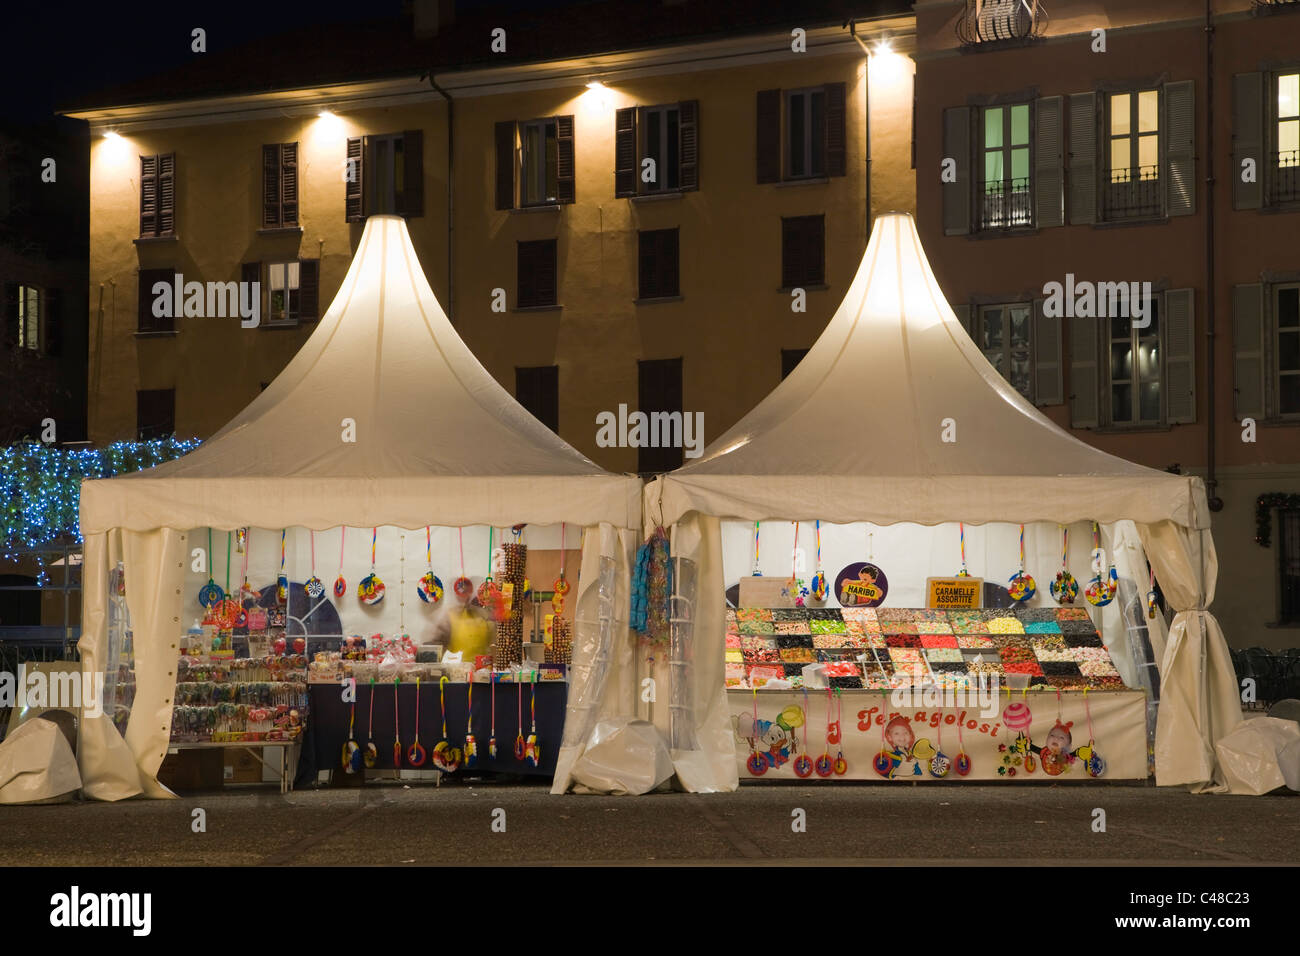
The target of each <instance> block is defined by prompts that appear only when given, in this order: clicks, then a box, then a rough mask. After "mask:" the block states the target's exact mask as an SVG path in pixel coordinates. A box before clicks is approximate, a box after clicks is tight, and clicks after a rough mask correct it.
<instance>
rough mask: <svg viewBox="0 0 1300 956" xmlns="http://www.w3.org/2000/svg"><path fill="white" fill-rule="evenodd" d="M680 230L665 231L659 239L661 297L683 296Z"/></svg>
mask: <svg viewBox="0 0 1300 956" xmlns="http://www.w3.org/2000/svg"><path fill="white" fill-rule="evenodd" d="M680 234H681V233H680V230H678V229H665V230H664V231H663V232H662V233H661V234H660V237H659V289H660V292H659V294H660V295H681V294H682V286H681V256H680V253H679V249H678V237H679V235H680Z"/></svg>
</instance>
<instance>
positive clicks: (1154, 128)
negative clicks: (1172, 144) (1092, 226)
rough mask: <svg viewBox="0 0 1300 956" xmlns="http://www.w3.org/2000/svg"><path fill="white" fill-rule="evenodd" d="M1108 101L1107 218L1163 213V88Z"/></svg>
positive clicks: (1126, 217)
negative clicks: (1161, 186) (1161, 170)
mask: <svg viewBox="0 0 1300 956" xmlns="http://www.w3.org/2000/svg"><path fill="white" fill-rule="evenodd" d="M1106 103H1107V119H1106V130H1107V134H1106V143H1107V152H1106V156H1107V159H1108V166H1107V173H1108V175H1107V188H1106V192H1105V194H1104V197H1105V203H1106V215H1107V218H1109V219H1144V218H1149V217H1152V216H1159V215H1160V213H1161V205H1162V204H1161V201H1160V91H1159V90H1139V91H1135V92H1131V93H1111V94H1110V95H1109V96H1108V97H1107V101H1106Z"/></svg>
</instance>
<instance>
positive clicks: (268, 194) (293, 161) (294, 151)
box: [262, 143, 298, 229]
mask: <svg viewBox="0 0 1300 956" xmlns="http://www.w3.org/2000/svg"><path fill="white" fill-rule="evenodd" d="M296 225H298V144H297V143H267V144H265V145H264V146H263V147H262V228H263V229H284V228H286V227H291V226H296Z"/></svg>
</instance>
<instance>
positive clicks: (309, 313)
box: [298, 259, 320, 322]
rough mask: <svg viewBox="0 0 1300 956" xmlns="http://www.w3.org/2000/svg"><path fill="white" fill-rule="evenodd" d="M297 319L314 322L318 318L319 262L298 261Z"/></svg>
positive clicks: (310, 260)
mask: <svg viewBox="0 0 1300 956" xmlns="http://www.w3.org/2000/svg"><path fill="white" fill-rule="evenodd" d="M298 318H299V319H301V320H302V321H303V322H315V321H316V320H317V319H319V318H320V260H319V259H300V260H298Z"/></svg>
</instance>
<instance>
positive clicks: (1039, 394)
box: [1034, 299, 1065, 405]
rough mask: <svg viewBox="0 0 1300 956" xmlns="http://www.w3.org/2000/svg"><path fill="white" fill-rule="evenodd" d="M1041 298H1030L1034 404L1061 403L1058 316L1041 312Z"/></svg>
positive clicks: (1061, 382) (1061, 377) (1063, 387)
mask: <svg viewBox="0 0 1300 956" xmlns="http://www.w3.org/2000/svg"><path fill="white" fill-rule="evenodd" d="M1043 301H1044V300H1043V299H1035V300H1034V404H1035V405H1061V404H1063V403H1064V402H1065V382H1064V381H1063V375H1062V372H1061V320H1060V319H1059V318H1055V319H1053V318H1049V317H1048V316H1046V315H1044V314H1043Z"/></svg>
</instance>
